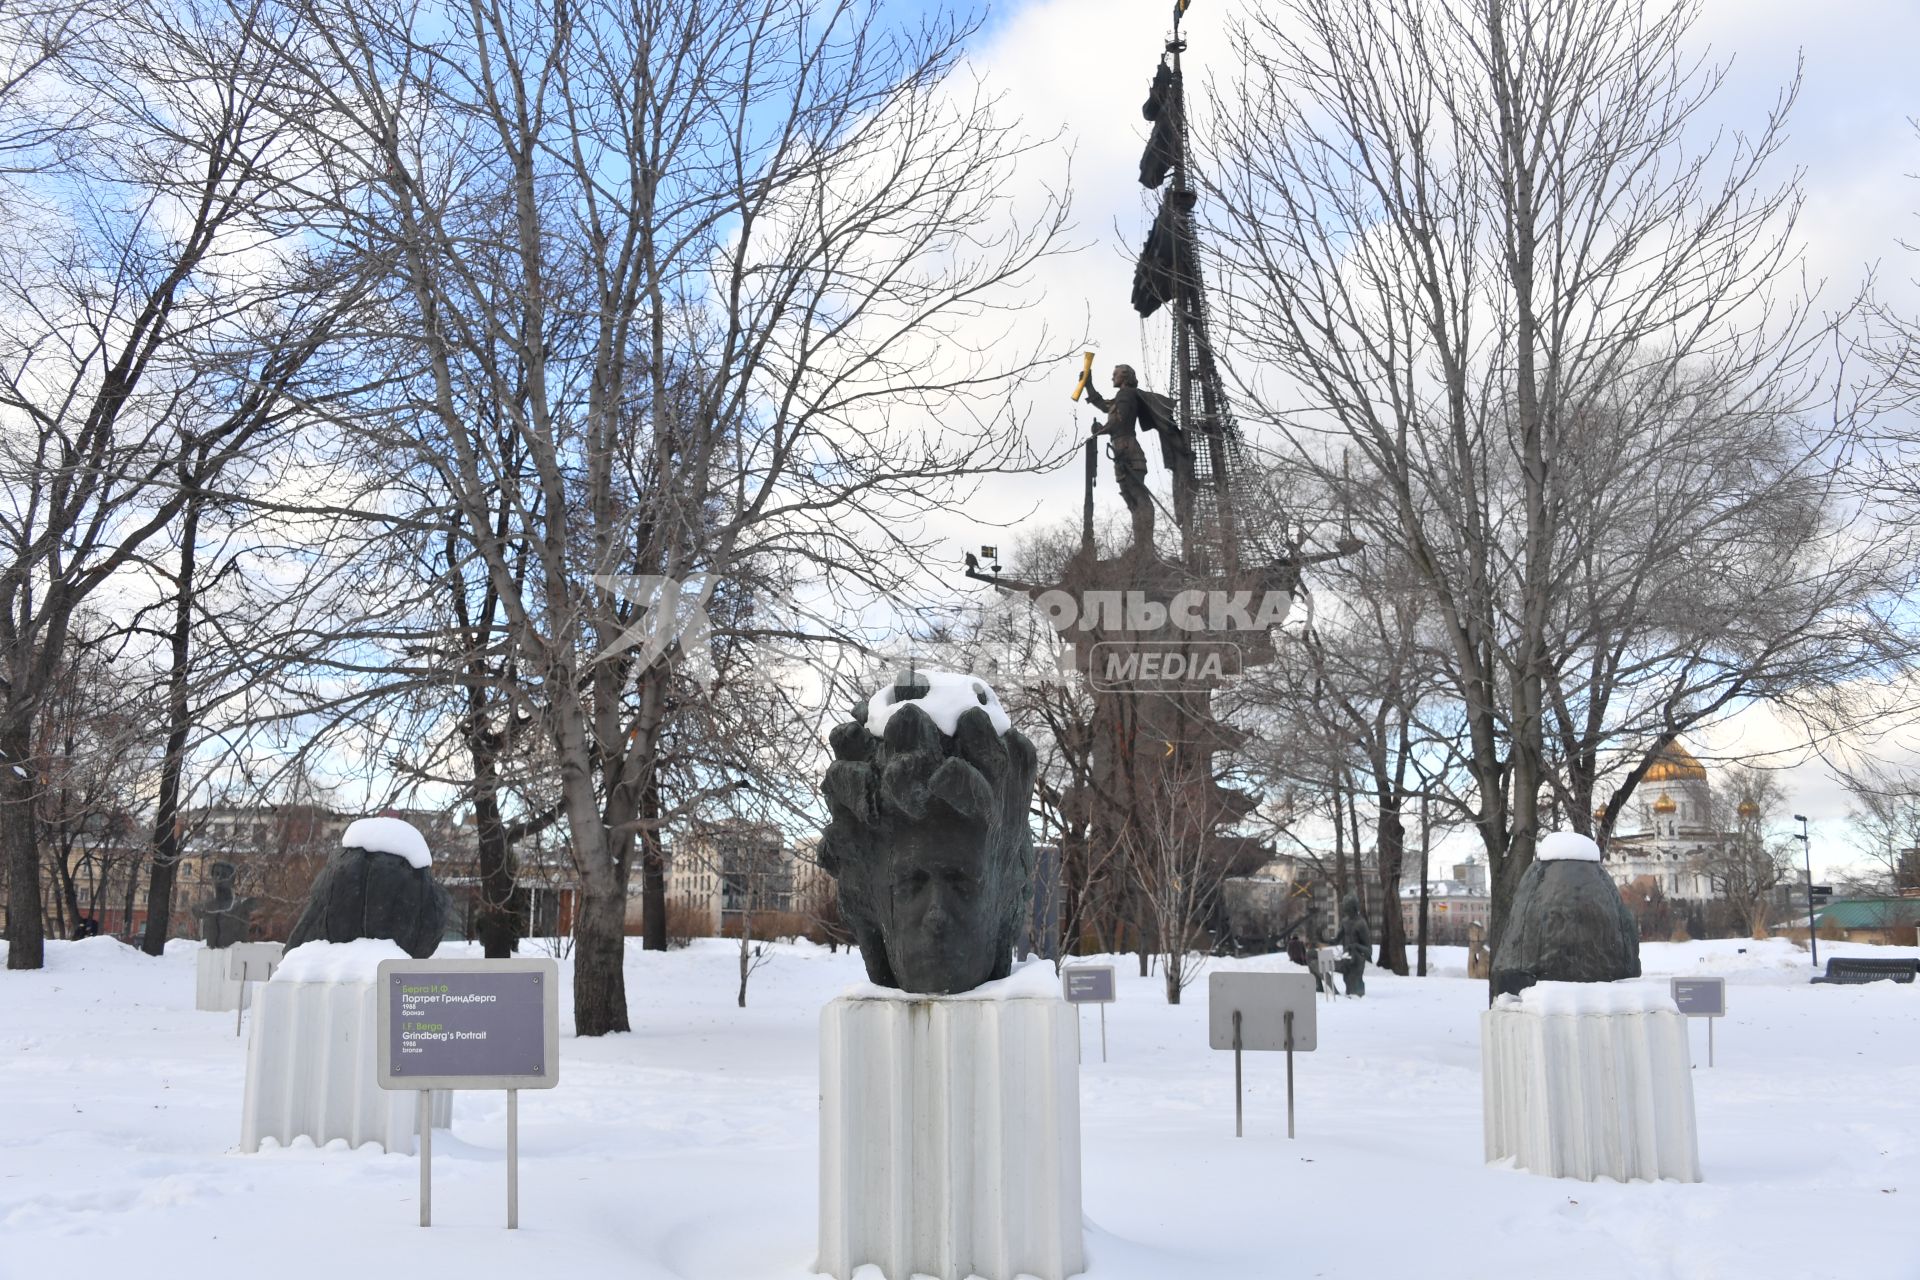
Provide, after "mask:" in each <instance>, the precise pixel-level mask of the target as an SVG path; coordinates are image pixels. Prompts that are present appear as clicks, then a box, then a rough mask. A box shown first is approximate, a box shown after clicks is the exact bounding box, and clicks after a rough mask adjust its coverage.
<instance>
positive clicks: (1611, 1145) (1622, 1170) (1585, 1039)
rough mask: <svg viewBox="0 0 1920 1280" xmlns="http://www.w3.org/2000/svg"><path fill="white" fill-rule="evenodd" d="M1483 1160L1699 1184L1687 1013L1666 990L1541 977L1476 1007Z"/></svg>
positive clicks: (1560, 1173) (1561, 1173)
mask: <svg viewBox="0 0 1920 1280" xmlns="http://www.w3.org/2000/svg"><path fill="white" fill-rule="evenodd" d="M1480 1059H1481V1079H1482V1089H1483V1091H1484V1102H1485V1125H1486V1155H1487V1160H1488V1161H1489V1162H1492V1161H1495V1160H1504V1159H1507V1158H1512V1160H1513V1163H1514V1167H1515V1168H1518V1169H1525V1170H1527V1171H1529V1172H1531V1173H1539V1174H1545V1175H1547V1176H1549V1177H1554V1178H1578V1179H1581V1180H1582V1181H1587V1182H1591V1181H1592V1180H1593V1179H1595V1178H1603V1177H1604V1178H1613V1179H1615V1180H1617V1181H1620V1182H1626V1181H1629V1180H1631V1179H1635V1178H1641V1179H1646V1180H1648V1181H1652V1180H1655V1179H1660V1178H1671V1179H1674V1180H1676V1181H1679V1182H1699V1181H1700V1180H1701V1178H1700V1144H1699V1139H1698V1135H1697V1131H1696V1127H1695V1123H1694V1112H1693V1075H1692V1067H1691V1062H1690V1054H1689V1052H1688V1046H1687V1021H1686V1019H1685V1018H1684V1017H1682V1016H1681V1014H1680V1012H1679V1011H1678V1010H1677V1009H1676V1008H1675V1007H1674V1004H1673V999H1672V997H1671V996H1670V995H1669V994H1668V993H1667V991H1666V989H1665V988H1664V987H1658V986H1654V985H1652V984H1647V983H1592V982H1587V983H1582V982H1544V983H1541V984H1539V985H1538V986H1534V987H1530V988H1528V989H1527V990H1525V991H1523V992H1521V993H1520V995H1518V996H1502V997H1500V998H1499V1000H1498V1001H1496V1002H1495V1004H1494V1007H1493V1008H1491V1009H1489V1010H1487V1011H1486V1012H1485V1013H1483V1014H1481V1015H1480Z"/></svg>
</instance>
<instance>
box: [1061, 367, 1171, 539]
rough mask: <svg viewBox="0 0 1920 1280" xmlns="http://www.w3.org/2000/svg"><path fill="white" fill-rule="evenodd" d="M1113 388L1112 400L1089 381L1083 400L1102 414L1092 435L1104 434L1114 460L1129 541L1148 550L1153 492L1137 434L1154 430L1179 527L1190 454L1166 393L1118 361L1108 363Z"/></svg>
mask: <svg viewBox="0 0 1920 1280" xmlns="http://www.w3.org/2000/svg"><path fill="white" fill-rule="evenodd" d="M1113 387H1114V393H1113V398H1112V399H1111V400H1109V399H1107V398H1106V397H1105V396H1103V395H1101V394H1100V392H1099V391H1098V390H1097V389H1096V388H1094V387H1093V386H1092V385H1091V383H1089V384H1088V386H1087V398H1088V399H1089V400H1091V401H1092V402H1093V407H1094V408H1096V409H1099V410H1101V411H1102V412H1104V413H1105V414H1106V415H1107V420H1106V422H1105V423H1103V424H1101V425H1100V426H1098V427H1095V428H1094V430H1093V433H1094V434H1095V435H1104V436H1107V437H1109V438H1110V439H1111V441H1112V444H1111V446H1110V447H1109V453H1110V454H1111V455H1112V458H1113V478H1114V480H1115V482H1116V483H1118V484H1119V486H1120V497H1121V500H1122V501H1124V502H1125V503H1126V504H1127V513H1128V515H1130V516H1131V517H1132V518H1133V545H1134V546H1135V547H1136V548H1140V549H1143V550H1147V551H1150V550H1152V548H1153V525H1154V501H1153V494H1152V493H1151V492H1149V491H1148V489H1147V455H1146V451H1145V450H1143V449H1142V448H1141V447H1140V440H1139V436H1138V433H1139V432H1141V431H1154V432H1157V433H1159V436H1160V461H1161V463H1162V464H1163V465H1164V466H1165V467H1166V469H1167V473H1168V475H1169V476H1171V477H1172V480H1173V508H1174V518H1175V519H1176V520H1177V521H1178V522H1179V523H1180V524H1181V525H1182V526H1183V527H1184V526H1185V524H1186V522H1187V503H1188V498H1189V491H1190V488H1191V483H1192V477H1193V453H1192V450H1191V448H1190V446H1189V445H1188V444H1187V441H1186V437H1185V435H1184V434H1183V433H1182V432H1181V430H1180V428H1179V425H1178V424H1177V423H1176V422H1175V421H1174V413H1173V403H1172V402H1171V401H1170V400H1168V399H1167V398H1166V397H1165V396H1160V395H1155V394H1154V393H1153V392H1151V391H1144V390H1142V389H1141V387H1140V379H1139V378H1138V377H1137V376H1136V375H1135V374H1134V371H1133V366H1132V365H1126V364H1117V365H1115V366H1114V367H1113Z"/></svg>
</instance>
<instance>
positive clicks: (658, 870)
mask: <svg viewBox="0 0 1920 1280" xmlns="http://www.w3.org/2000/svg"><path fill="white" fill-rule="evenodd" d="M640 816H641V817H642V818H645V819H646V820H647V822H646V825H644V826H642V827H641V828H640V934H641V940H640V948H641V950H643V951H665V950H666V949H667V859H666V851H665V849H664V848H663V846H662V844H661V837H660V828H659V827H658V826H657V825H655V824H656V822H657V820H658V819H659V817H660V781H659V776H658V774H651V775H649V776H648V778H647V781H646V785H645V786H644V787H642V788H641V791H640ZM744 985H745V981H744V979H743V980H742V987H743V988H744ZM742 999H743V1001H744V996H743V997H742Z"/></svg>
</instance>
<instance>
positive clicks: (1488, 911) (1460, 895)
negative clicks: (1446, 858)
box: [1400, 858, 1493, 946]
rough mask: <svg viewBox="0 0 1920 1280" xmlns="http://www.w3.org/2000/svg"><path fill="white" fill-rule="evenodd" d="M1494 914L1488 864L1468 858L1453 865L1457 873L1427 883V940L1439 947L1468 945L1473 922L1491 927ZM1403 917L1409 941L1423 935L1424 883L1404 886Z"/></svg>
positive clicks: (1401, 891) (1401, 889)
mask: <svg viewBox="0 0 1920 1280" xmlns="http://www.w3.org/2000/svg"><path fill="white" fill-rule="evenodd" d="M1492 913H1493V897H1492V894H1491V893H1490V892H1489V890H1488V880H1487V864H1486V863H1484V862H1481V861H1480V860H1479V859H1478V858H1468V859H1467V860H1466V861H1465V862H1456V863H1454V865H1453V874H1452V875H1451V876H1450V877H1448V878H1446V879H1443V880H1430V881H1428V882H1427V941H1428V942H1429V943H1432V944H1434V945H1437V946H1465V945H1466V942H1467V929H1468V927H1469V926H1471V925H1476V924H1477V925H1479V926H1480V927H1481V928H1482V929H1484V928H1486V927H1487V921H1488V919H1489V918H1490V917H1491V916H1492ZM1400 920H1401V923H1402V924H1403V925H1404V926H1405V928H1406V931H1407V941H1409V942H1416V941H1418V940H1419V938H1420V884H1419V882H1418V881H1417V880H1416V881H1415V882H1414V883H1413V884H1403V885H1401V886H1400Z"/></svg>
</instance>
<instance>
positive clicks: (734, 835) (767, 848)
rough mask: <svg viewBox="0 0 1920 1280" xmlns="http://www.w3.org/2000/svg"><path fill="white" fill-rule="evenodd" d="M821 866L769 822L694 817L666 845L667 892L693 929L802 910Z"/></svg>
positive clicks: (732, 927) (712, 930)
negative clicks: (687, 828) (696, 820)
mask: <svg viewBox="0 0 1920 1280" xmlns="http://www.w3.org/2000/svg"><path fill="white" fill-rule="evenodd" d="M824 877H825V873H824V872H822V871H821V870H820V864H819V862H818V861H817V860H816V859H815V858H813V857H812V856H803V855H802V854H800V853H799V852H798V851H797V850H795V849H794V848H793V847H792V846H791V845H790V844H789V842H788V841H787V839H786V838H785V835H784V834H783V833H782V832H781V830H780V828H779V827H777V826H774V825H773V824H772V823H766V822H754V821H751V820H749V819H745V818H724V819H721V820H719V821H717V822H707V823H700V824H698V825H696V826H695V827H694V828H693V829H692V830H690V831H688V832H687V833H686V834H684V835H682V836H680V837H679V838H678V839H676V840H675V841H674V842H673V845H672V847H671V848H669V849H668V850H667V900H668V903H669V904H670V907H671V909H672V910H673V911H674V912H675V913H676V914H677V915H678V916H679V918H680V920H681V921H682V927H683V928H687V929H688V930H689V931H690V932H692V933H693V935H694V936H696V937H721V936H728V935H737V934H738V933H739V932H740V929H741V927H742V925H743V924H745V923H746V922H747V921H748V920H749V919H751V918H752V917H758V916H780V915H791V914H794V913H796V912H803V911H804V910H805V909H806V905H807V903H808V902H809V901H810V900H811V898H812V897H813V896H815V895H816V894H817V892H818V889H819V882H820V881H821V880H823V879H824Z"/></svg>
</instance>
